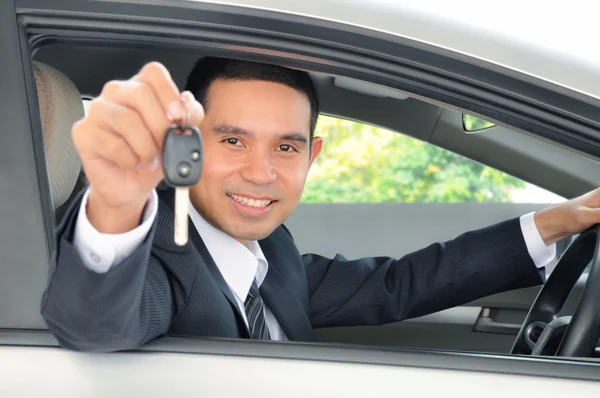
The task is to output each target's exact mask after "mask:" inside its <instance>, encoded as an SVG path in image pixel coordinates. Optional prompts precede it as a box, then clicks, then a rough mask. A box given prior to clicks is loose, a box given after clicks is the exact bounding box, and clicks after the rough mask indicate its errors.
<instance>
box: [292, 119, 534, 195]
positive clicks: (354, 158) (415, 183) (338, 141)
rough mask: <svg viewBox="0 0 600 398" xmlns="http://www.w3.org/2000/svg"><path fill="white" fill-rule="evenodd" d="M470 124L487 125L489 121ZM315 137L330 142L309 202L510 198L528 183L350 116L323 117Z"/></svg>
mask: <svg viewBox="0 0 600 398" xmlns="http://www.w3.org/2000/svg"><path fill="white" fill-rule="evenodd" d="M478 120H479V121H478ZM469 123H471V124H469V127H470V128H475V127H477V128H485V127H482V126H485V125H486V124H487V123H489V122H486V121H481V119H477V118H472V119H470V122H469ZM315 135H317V136H320V137H322V138H323V140H324V145H323V151H322V152H321V154H320V155H319V157H318V158H317V160H316V161H315V164H314V165H313V167H312V169H311V171H310V173H309V177H308V180H307V183H306V188H305V190H304V195H303V197H302V202H304V203H380V202H404V203H414V202H421V203H423V202H425V203H426V202H444V203H452V202H509V201H511V199H510V194H511V192H512V191H514V190H515V189H522V188H525V185H526V184H525V183H524V182H523V181H521V180H519V179H517V178H515V177H512V176H509V175H507V174H505V173H503V172H500V171H498V170H494V169H492V168H489V167H487V166H484V165H482V164H480V163H477V162H475V161H473V160H470V159H467V158H465V157H462V156H460V155H457V154H455V153H453V152H450V151H447V150H445V149H442V148H439V147H436V146H434V145H431V144H428V143H426V142H423V141H419V140H416V139H413V138H410V137H408V136H406V135H403V134H398V133H395V132H392V131H389V130H386V129H382V128H378V127H374V126H370V125H366V124H362V123H357V122H354V121H350V120H344V119H338V118H334V117H328V116H320V117H319V121H318V124H317V129H316V132H315Z"/></svg>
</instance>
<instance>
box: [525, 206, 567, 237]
mask: <svg viewBox="0 0 600 398" xmlns="http://www.w3.org/2000/svg"><path fill="white" fill-rule="evenodd" d="M561 217H562V212H561V210H560V207H559V206H557V207H550V208H547V209H544V210H540V211H537V212H535V214H534V215H533V219H534V221H535V226H536V227H537V229H538V231H539V233H540V236H541V237H542V240H543V241H544V243H545V244H546V246H550V245H551V244H553V243H556V242H558V241H559V240H561V239H562V238H564V237H566V236H568V233H566V232H565V231H564V222H562V220H561Z"/></svg>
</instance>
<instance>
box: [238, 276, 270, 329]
mask: <svg viewBox="0 0 600 398" xmlns="http://www.w3.org/2000/svg"><path fill="white" fill-rule="evenodd" d="M264 307H265V305H264V303H263V300H262V298H261V297H260V294H259V292H258V285H257V284H256V280H253V281H252V286H250V291H249V292H248V297H247V298H246V302H245V303H244V309H245V310H246V316H247V317H248V327H249V329H250V338H252V339H255V340H270V339H271V337H270V336H269V329H268V328H267V323H266V321H265V314H264Z"/></svg>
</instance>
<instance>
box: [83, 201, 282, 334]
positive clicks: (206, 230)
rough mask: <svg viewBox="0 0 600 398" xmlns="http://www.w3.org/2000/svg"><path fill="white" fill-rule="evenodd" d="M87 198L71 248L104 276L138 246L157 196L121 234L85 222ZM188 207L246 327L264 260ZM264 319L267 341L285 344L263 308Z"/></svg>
mask: <svg viewBox="0 0 600 398" xmlns="http://www.w3.org/2000/svg"><path fill="white" fill-rule="evenodd" d="M88 194H89V191H88V192H86V193H85V194H84V197H83V199H82V202H81V207H80V209H79V214H78V217H77V221H76V224H75V235H74V237H73V244H74V246H75V248H76V249H77V251H78V252H79V255H80V256H81V258H82V260H83V263H84V264H85V266H86V267H87V268H89V269H90V270H92V271H95V272H98V273H104V272H108V270H110V268H111V267H112V266H114V265H116V264H119V263H120V262H121V261H122V260H124V259H125V258H126V257H127V256H129V255H130V254H131V253H132V252H133V251H134V250H135V249H136V248H137V247H138V246H139V245H140V244H141V243H142V241H143V240H144V238H145V237H146V235H147V234H148V232H149V231H150V228H151V227H152V223H153V222H154V218H155V217H156V212H157V210H158V196H157V194H156V191H152V193H151V195H150V197H149V201H148V205H147V206H146V209H145V210H144V214H143V222H142V224H141V225H140V226H139V227H137V228H136V229H134V230H131V231H129V232H126V233H124V234H103V233H100V232H98V231H97V230H96V229H95V228H94V227H93V226H92V224H91V223H90V222H89V220H88V218H87V215H86V212H85V208H86V204H87V198H88ZM188 206H189V212H190V218H191V219H192V223H193V224H194V227H196V230H197V231H198V233H199V234H200V236H201V237H202V240H203V241H204V244H205V245H206V248H207V249H208V252H209V253H210V255H211V257H212V258H213V260H214V261H215V264H216V265H217V267H218V268H219V271H220V272H221V275H223V279H225V282H227V285H229V289H230V290H231V292H232V293H233V295H234V297H235V300H236V302H237V305H238V308H239V310H240V313H241V314H242V316H243V317H244V321H245V322H246V326H248V319H247V316H246V311H245V309H244V302H245V301H246V297H247V296H248V292H249V291H250V286H251V285H252V280H253V279H256V283H257V285H258V286H259V287H260V285H261V284H262V283H263V281H264V280H265V277H266V275H267V271H268V269H269V264H268V262H267V259H266V258H265V256H264V254H263V252H262V250H261V248H260V245H259V244H258V242H256V241H249V242H248V246H244V245H242V244H241V243H240V242H238V241H237V240H235V239H233V238H232V237H231V236H229V235H227V234H226V233H224V232H223V231H221V230H219V229H217V228H215V227H213V226H212V225H211V224H209V223H208V222H207V221H206V220H205V219H204V218H203V217H202V216H201V215H200V213H198V211H196V209H195V208H194V206H193V205H192V202H191V201H190V202H189V205H188ZM264 315H265V322H266V324H267V327H268V329H269V334H270V337H271V339H272V340H287V339H288V338H287V336H286V335H285V333H284V332H283V329H281V326H280V325H279V322H278V321H277V319H276V318H275V316H274V315H273V313H272V312H271V310H270V309H269V308H267V306H266V304H265V306H264Z"/></svg>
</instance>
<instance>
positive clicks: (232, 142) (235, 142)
mask: <svg viewBox="0 0 600 398" xmlns="http://www.w3.org/2000/svg"><path fill="white" fill-rule="evenodd" d="M224 142H226V143H228V144H229V145H239V144H240V140H239V139H237V138H227V139H226V140H224Z"/></svg>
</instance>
